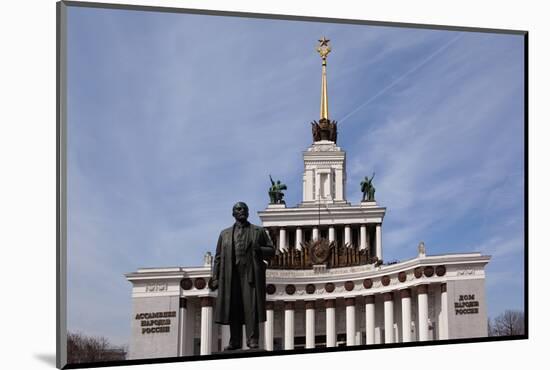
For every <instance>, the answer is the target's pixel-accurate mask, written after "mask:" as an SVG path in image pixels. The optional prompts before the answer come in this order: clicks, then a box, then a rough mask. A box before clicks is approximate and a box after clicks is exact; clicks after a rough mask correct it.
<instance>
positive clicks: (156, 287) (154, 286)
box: [145, 283, 168, 293]
mask: <svg viewBox="0 0 550 370" xmlns="http://www.w3.org/2000/svg"><path fill="white" fill-rule="evenodd" d="M167 290H168V284H167V283H148V284H147V285H146V286H145V291H146V292H147V293H155V292H165V291H167Z"/></svg>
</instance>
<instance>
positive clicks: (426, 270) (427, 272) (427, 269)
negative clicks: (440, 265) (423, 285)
mask: <svg viewBox="0 0 550 370" xmlns="http://www.w3.org/2000/svg"><path fill="white" fill-rule="evenodd" d="M433 274H434V268H433V266H426V267H424V276H426V277H432V276H433Z"/></svg>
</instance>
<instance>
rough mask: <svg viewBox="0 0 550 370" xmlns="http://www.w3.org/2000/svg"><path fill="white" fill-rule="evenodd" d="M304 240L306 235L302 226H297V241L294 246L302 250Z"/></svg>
mask: <svg viewBox="0 0 550 370" xmlns="http://www.w3.org/2000/svg"><path fill="white" fill-rule="evenodd" d="M303 242H304V236H303V234H302V228H301V227H297V228H296V243H295V245H294V248H296V250H299V251H301V250H302V244H301V243H303Z"/></svg>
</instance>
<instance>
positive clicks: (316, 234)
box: [311, 227, 319, 240]
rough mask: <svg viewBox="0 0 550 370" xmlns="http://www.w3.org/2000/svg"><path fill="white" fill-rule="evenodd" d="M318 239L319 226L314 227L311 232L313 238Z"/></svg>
mask: <svg viewBox="0 0 550 370" xmlns="http://www.w3.org/2000/svg"><path fill="white" fill-rule="evenodd" d="M318 239H319V228H317V227H314V228H313V231H312V233H311V240H318Z"/></svg>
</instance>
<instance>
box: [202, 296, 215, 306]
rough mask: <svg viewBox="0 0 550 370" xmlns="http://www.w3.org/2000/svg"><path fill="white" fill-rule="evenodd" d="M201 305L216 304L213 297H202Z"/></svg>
mask: <svg viewBox="0 0 550 370" xmlns="http://www.w3.org/2000/svg"><path fill="white" fill-rule="evenodd" d="M200 299H201V307H212V306H213V305H214V298H213V297H200Z"/></svg>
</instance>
